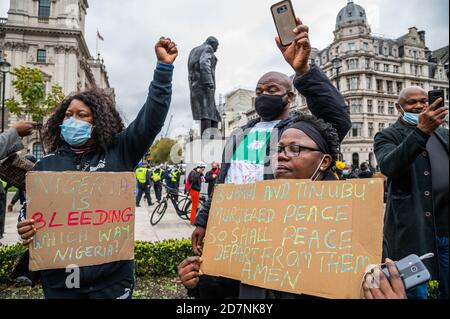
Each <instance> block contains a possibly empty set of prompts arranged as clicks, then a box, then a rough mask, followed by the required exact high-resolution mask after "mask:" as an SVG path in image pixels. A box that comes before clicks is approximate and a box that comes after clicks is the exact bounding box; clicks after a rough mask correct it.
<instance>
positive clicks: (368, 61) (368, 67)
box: [365, 58, 370, 70]
mask: <svg viewBox="0 0 450 319" xmlns="http://www.w3.org/2000/svg"><path fill="white" fill-rule="evenodd" d="M365 61H366V70H370V59H369V58H366V60H365Z"/></svg>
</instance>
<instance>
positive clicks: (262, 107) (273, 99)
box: [255, 93, 289, 122]
mask: <svg viewBox="0 0 450 319" xmlns="http://www.w3.org/2000/svg"><path fill="white" fill-rule="evenodd" d="M286 95H287V93H286V94H284V95H267V94H261V95H260V96H258V97H257V98H256V100H255V109H256V113H258V115H259V116H260V117H261V118H262V119H263V120H264V121H268V122H270V121H273V120H275V119H276V118H277V117H278V116H280V115H281V113H283V111H284V109H285V108H286V106H287V105H288V104H289V100H288V99H284V97H285V96H286Z"/></svg>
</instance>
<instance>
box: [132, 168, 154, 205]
mask: <svg viewBox="0 0 450 319" xmlns="http://www.w3.org/2000/svg"><path fill="white" fill-rule="evenodd" d="M135 174H136V182H137V194H136V207H140V206H141V198H142V194H144V193H145V197H146V198H147V203H148V206H152V205H153V203H152V198H151V197H150V188H151V183H152V181H151V177H150V171H149V170H148V168H146V167H144V166H143V165H142V164H140V165H139V167H138V168H137V169H136V172H135Z"/></svg>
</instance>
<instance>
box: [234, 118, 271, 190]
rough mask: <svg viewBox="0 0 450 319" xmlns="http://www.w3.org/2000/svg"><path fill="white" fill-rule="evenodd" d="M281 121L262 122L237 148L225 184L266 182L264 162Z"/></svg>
mask: <svg viewBox="0 0 450 319" xmlns="http://www.w3.org/2000/svg"><path fill="white" fill-rule="evenodd" d="M278 123H280V121H279V120H278V121H272V122H260V123H258V124H256V125H255V127H253V128H252V129H251V131H250V133H248V134H247V135H246V136H245V137H244V139H243V140H242V142H241V144H239V146H238V147H237V149H236V151H235V152H234V154H233V158H232V159H231V163H230V164H231V165H230V169H229V170H228V174H227V177H226V178H225V184H251V183H255V182H257V181H262V180H264V162H265V159H266V150H267V145H268V143H270V135H271V133H272V130H273V129H274V127H275V126H277V124H278Z"/></svg>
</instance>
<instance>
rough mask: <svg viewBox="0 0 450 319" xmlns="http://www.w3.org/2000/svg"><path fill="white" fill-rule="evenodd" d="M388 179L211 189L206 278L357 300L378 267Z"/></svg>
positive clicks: (204, 271)
mask: <svg viewBox="0 0 450 319" xmlns="http://www.w3.org/2000/svg"><path fill="white" fill-rule="evenodd" d="M382 227H383V180H382V179H365V180H362V179H361V180H351V181H346V182H342V181H341V182H311V181H299V180H291V181H287V180H278V181H264V182H258V183H256V184H250V185H220V186H218V187H216V189H215V190H214V198H213V203H212V207H211V210H210V213H209V220H208V227H207V231H206V236H205V245H204V251H203V263H202V267H201V270H202V272H203V273H204V274H207V275H213V276H221V277H227V278H232V279H236V280H239V281H241V282H242V283H245V284H248V285H252V286H257V287H262V288H267V289H272V290H278V291H284V292H290V293H296V294H306V295H312V296H318V297H324V298H360V293H361V290H360V289H361V281H362V277H363V274H364V273H365V271H366V268H367V266H369V265H371V264H378V263H380V261H381V251H382Z"/></svg>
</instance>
